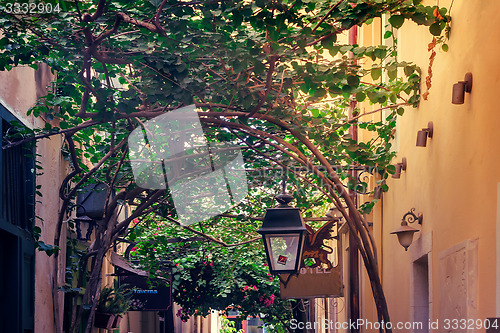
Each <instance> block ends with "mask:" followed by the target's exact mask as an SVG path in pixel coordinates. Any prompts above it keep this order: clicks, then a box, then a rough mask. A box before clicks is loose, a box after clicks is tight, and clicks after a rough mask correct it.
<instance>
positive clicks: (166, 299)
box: [120, 274, 172, 311]
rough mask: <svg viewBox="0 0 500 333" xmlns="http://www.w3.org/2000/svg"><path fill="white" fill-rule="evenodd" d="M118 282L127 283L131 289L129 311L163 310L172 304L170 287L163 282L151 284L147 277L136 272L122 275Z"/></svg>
mask: <svg viewBox="0 0 500 333" xmlns="http://www.w3.org/2000/svg"><path fill="white" fill-rule="evenodd" d="M120 283H123V284H127V285H128V286H129V287H130V288H131V289H132V299H131V304H130V310H129V311H165V310H168V308H169V307H170V305H171V304H172V300H171V290H170V287H166V286H165V285H164V284H162V285H159V286H152V285H149V284H148V281H147V277H144V276H140V275H137V274H130V275H123V276H121V277H120Z"/></svg>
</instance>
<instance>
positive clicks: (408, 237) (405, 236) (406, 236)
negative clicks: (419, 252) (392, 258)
mask: <svg viewBox="0 0 500 333" xmlns="http://www.w3.org/2000/svg"><path fill="white" fill-rule="evenodd" d="M413 233H414V232H412V231H406V232H401V233H399V234H398V239H399V244H401V245H402V246H403V247H404V248H405V249H406V248H407V247H409V246H410V245H411V243H412V241H413Z"/></svg>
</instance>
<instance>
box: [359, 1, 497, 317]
mask: <svg viewBox="0 0 500 333" xmlns="http://www.w3.org/2000/svg"><path fill="white" fill-rule="evenodd" d="M425 3H426V4H429V5H435V4H437V2H436V1H426V2H425ZM450 4H451V1H443V0H441V1H440V3H439V5H440V6H444V7H448V8H449V7H450ZM451 15H452V18H453V26H452V34H451V37H450V40H449V42H448V44H449V51H448V52H447V53H445V52H443V51H441V50H438V51H437V56H436V59H435V62H434V65H433V68H432V71H433V77H432V88H431V90H430V95H429V98H428V100H427V101H422V102H421V104H420V107H419V108H418V109H411V108H408V109H407V111H406V112H405V115H404V116H403V117H402V119H401V121H400V124H399V129H398V131H399V132H398V136H399V140H400V142H399V150H398V157H397V160H396V161H399V160H400V159H401V157H403V156H405V157H406V158H407V160H408V169H407V171H406V172H403V174H402V176H401V178H400V179H391V178H390V179H389V181H388V185H389V187H390V192H389V193H385V194H384V197H383V200H382V202H381V203H379V204H377V209H376V211H377V210H378V211H379V213H378V215H377V214H376V216H375V221H374V222H375V228H376V233H377V232H381V234H382V242H381V243H379V244H378V248H379V249H382V255H383V262H382V265H383V269H382V278H383V284H384V288H385V292H386V296H387V299H388V303H389V311H390V314H391V319H392V320H393V321H410V319H411V315H410V303H409V302H410V291H409V289H410V272H411V270H410V267H411V262H410V261H411V251H412V247H410V249H409V251H408V252H405V251H404V249H403V248H402V247H401V246H400V245H399V243H398V241H397V238H396V237H395V236H394V235H390V234H389V232H390V231H392V230H394V229H396V228H397V227H398V226H399V224H400V222H401V218H402V216H403V214H404V213H405V212H407V211H408V210H409V209H410V208H412V207H415V208H416V210H417V212H422V213H423V214H424V222H423V226H422V228H421V232H420V233H417V234H416V239H415V240H414V244H415V242H416V241H417V239H418V238H419V237H422V235H431V236H428V237H432V252H431V254H430V262H429V265H430V270H431V274H432V280H431V289H432V299H431V301H432V306H431V312H432V313H431V318H433V319H437V318H438V316H439V306H440V301H441V300H440V296H439V295H440V294H439V290H440V288H441V287H442V285H440V284H442V281H441V280H440V278H439V270H440V267H439V263H440V260H439V255H440V253H442V252H443V251H445V250H447V249H449V248H451V247H453V246H455V245H456V244H459V243H461V242H463V241H465V240H472V239H477V240H478V270H477V279H478V280H477V286H478V290H477V300H476V301H477V318H471V319H484V318H486V317H493V316H494V315H495V309H496V304H495V285H496V275H495V270H496V265H497V264H498V260H499V258H496V255H495V253H496V240H495V232H496V214H497V213H496V209H497V208H496V203H497V183H498V182H499V181H500V167H499V165H500V154H499V151H500V130H499V125H500V112H499V110H498V107H497V104H498V96H499V93H498V91H499V86H500V64H499V60H498V54H499V51H500V43H499V41H500V23H499V22H500V2H498V1H495V0H489V1H486V0H484V1H466V0H455V1H454V4H453V7H452V11H451ZM431 40H432V37H431V36H430V34H429V33H428V32H427V31H426V28H425V27H419V26H416V25H415V24H413V23H411V22H405V24H404V25H403V27H402V28H401V29H400V31H399V43H398V50H399V56H400V58H401V59H402V60H410V61H413V62H415V63H416V64H418V65H419V66H420V67H421V68H422V69H423V79H425V75H427V67H428V63H429V60H428V58H429V55H430V53H429V52H427V45H428V43H430V42H431ZM466 72H472V73H473V76H474V84H473V88H472V93H471V94H466V97H465V104H463V105H453V104H452V103H451V92H452V86H453V84H454V83H456V82H458V81H460V80H463V79H464V75H465V73H466ZM429 121H432V122H433V123H434V138H432V139H430V140H428V144H427V147H425V148H423V147H416V146H415V141H416V135H417V131H418V130H420V129H422V128H424V127H427V123H428V122H429ZM382 228H383V230H382ZM417 228H418V227H417ZM377 230H378V231H377ZM412 246H413V245H412ZM470 292H471V293H474V292H473V291H470ZM364 297H365V298H366V297H371V295H367V294H365V295H364ZM440 319H444V318H440ZM459 319H460V318H459Z"/></svg>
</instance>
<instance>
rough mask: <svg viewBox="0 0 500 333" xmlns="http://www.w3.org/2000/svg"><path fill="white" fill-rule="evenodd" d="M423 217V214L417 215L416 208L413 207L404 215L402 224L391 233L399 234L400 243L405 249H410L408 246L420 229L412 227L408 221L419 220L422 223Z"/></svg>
mask: <svg viewBox="0 0 500 333" xmlns="http://www.w3.org/2000/svg"><path fill="white" fill-rule="evenodd" d="M423 219H424V216H423V214H418V215H415V208H412V209H410V210H409V211H408V212H407V213H406V214H405V215H403V219H402V221H401V226H400V227H399V228H397V229H396V230H394V231H393V232H391V234H394V235H397V236H398V241H399V244H401V246H403V247H404V248H405V251H408V247H409V246H410V245H411V243H412V242H413V234H414V233H416V232H419V231H420V230H418V229H415V228H412V227H410V226H409V225H408V223H414V222H415V221H417V222H418V224H422V221H423Z"/></svg>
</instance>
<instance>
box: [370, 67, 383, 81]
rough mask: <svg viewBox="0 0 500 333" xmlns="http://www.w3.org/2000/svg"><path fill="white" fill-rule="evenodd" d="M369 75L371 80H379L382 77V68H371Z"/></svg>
mask: <svg viewBox="0 0 500 333" xmlns="http://www.w3.org/2000/svg"><path fill="white" fill-rule="evenodd" d="M370 75H371V77H372V79H373V80H378V79H380V77H381V76H382V68H373V69H372V71H371V73H370Z"/></svg>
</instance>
